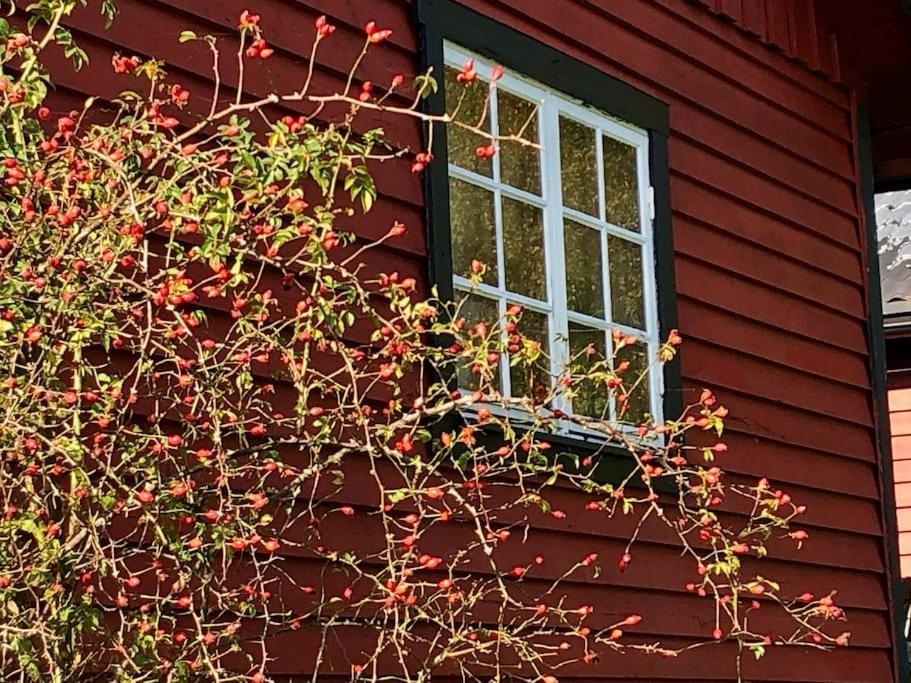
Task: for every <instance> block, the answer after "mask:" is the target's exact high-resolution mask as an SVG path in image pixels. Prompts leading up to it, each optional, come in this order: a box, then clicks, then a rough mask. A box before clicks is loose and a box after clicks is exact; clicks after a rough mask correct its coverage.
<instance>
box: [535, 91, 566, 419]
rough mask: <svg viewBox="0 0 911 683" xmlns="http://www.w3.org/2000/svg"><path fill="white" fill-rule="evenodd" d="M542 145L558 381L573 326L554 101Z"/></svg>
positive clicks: (546, 111) (548, 106)
mask: <svg viewBox="0 0 911 683" xmlns="http://www.w3.org/2000/svg"><path fill="white" fill-rule="evenodd" d="M541 109H542V116H541V119H542V121H541V123H542V125H541V142H542V144H543V147H544V151H543V155H542V164H541V176H542V181H543V182H542V185H543V187H544V196H545V198H546V200H547V205H546V207H545V209H544V226H545V227H544V234H545V241H546V243H547V247H546V248H547V253H548V254H549V255H550V258H549V259H548V261H549V263H548V264H547V275H548V278H549V285H550V291H551V292H552V294H551V303H552V304H553V315H552V320H551V324H552V325H553V327H552V332H551V335H550V336H551V345H550V347H551V348H550V354H551V355H550V357H551V368H552V374H553V375H554V377H559V376H560V375H561V374H562V373H563V371H564V370H565V369H566V366H567V364H568V363H569V322H568V319H567V303H566V255H565V253H564V249H563V189H562V185H561V181H560V151H559V150H560V129H559V123H558V122H559V118H558V117H559V111H558V109H557V105H556V102H555V100H554V98H553V97H547V98H545V100H544V102H543V103H542V105H541ZM554 407H555V408H559V409H561V410H564V411H569V410H570V405H569V402H568V401H567V400H566V399H564V398H562V397H560V398H559V399H558V402H557V405H555V406H554Z"/></svg>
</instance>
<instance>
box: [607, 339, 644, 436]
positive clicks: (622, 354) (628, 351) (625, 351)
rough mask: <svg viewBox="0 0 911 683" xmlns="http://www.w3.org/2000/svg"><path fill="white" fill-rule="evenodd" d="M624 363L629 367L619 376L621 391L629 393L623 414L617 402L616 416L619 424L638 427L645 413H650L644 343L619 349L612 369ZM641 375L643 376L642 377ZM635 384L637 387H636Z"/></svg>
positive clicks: (620, 404) (621, 407) (620, 403)
mask: <svg viewBox="0 0 911 683" xmlns="http://www.w3.org/2000/svg"><path fill="white" fill-rule="evenodd" d="M624 361H626V362H628V363H629V367H628V368H627V369H626V370H625V371H624V372H622V373H619V374H620V377H621V378H622V380H623V389H624V390H625V391H628V392H630V393H629V396H628V397H627V400H626V412H625V413H624V412H623V410H624V409H623V405H622V401H619V400H618V404H617V416H618V419H619V420H620V421H621V422H627V423H630V424H636V425H638V424H641V423H642V422H644V421H645V416H646V414H647V413H651V403H650V401H649V383H648V375H649V373H650V371H647V368H648V367H649V355H648V346H646V344H645V343H644V342H639V343H637V344H635V345H634V346H626V347H624V348H622V349H620V350H619V351H618V352H617V355H616V356H615V358H614V367H615V368H617V369H619V368H620V367H621V364H622V363H623V362H624ZM643 373H645V374H644V375H643ZM640 377H641V380H640ZM637 382H638V385H636V383H637ZM634 385H635V389H634V388H633V387H634Z"/></svg>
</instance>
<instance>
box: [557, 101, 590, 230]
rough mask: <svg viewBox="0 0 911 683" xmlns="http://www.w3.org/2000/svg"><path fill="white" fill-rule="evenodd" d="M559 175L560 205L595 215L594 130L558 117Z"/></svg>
mask: <svg viewBox="0 0 911 683" xmlns="http://www.w3.org/2000/svg"><path fill="white" fill-rule="evenodd" d="M560 175H561V178H562V181H563V204H564V206H568V207H570V208H571V209H576V210H577V211H582V212H584V213H587V214H589V215H591V216H597V215H598V171H597V160H596V149H595V131H594V129H592V128H589V127H588V126H586V125H585V124H582V123H578V122H576V121H573V120H572V119H567V118H564V117H562V116H561V117H560Z"/></svg>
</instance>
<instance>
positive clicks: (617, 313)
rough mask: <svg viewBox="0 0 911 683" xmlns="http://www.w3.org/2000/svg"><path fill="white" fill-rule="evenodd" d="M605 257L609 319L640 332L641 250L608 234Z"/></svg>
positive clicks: (642, 321)
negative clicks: (608, 287) (608, 279)
mask: <svg viewBox="0 0 911 683" xmlns="http://www.w3.org/2000/svg"><path fill="white" fill-rule="evenodd" d="M607 258H608V268H609V270H610V287H611V317H612V318H613V320H614V322H618V323H620V324H622V325H629V326H630V327H635V328H638V329H640V330H641V329H644V328H645V320H644V308H643V300H642V296H643V295H642V247H640V246H639V245H638V244H635V243H634V242H629V241H627V240H624V239H621V238H619V237H615V236H614V235H608V237H607Z"/></svg>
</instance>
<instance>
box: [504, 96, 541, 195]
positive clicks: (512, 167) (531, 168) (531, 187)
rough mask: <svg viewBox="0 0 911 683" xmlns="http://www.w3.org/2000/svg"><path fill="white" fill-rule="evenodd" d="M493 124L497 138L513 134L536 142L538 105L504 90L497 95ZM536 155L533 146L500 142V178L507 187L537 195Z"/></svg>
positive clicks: (539, 190)
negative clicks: (498, 135)
mask: <svg viewBox="0 0 911 683" xmlns="http://www.w3.org/2000/svg"><path fill="white" fill-rule="evenodd" d="M497 122H498V124H499V128H500V135H501V136H508V135H515V136H518V137H519V138H521V139H522V140H525V141H527V142H534V143H537V142H538V106H537V105H536V104H535V103H534V102H529V101H528V100H523V99H522V98H521V97H517V96H515V95H513V94H512V93H508V92H506V91H504V90H499V91H498V92H497ZM539 157H540V154H539V151H538V149H537V148H536V147H532V146H530V145H524V144H522V143H520V142H511V141H509V140H504V141H503V142H502V143H501V145H500V179H501V180H502V181H503V182H504V183H506V184H507V185H512V186H513V187H518V188H519V189H522V190H525V191H527V192H533V193H534V194H541V173H540V169H539V168H538V166H539V161H540V159H539Z"/></svg>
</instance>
